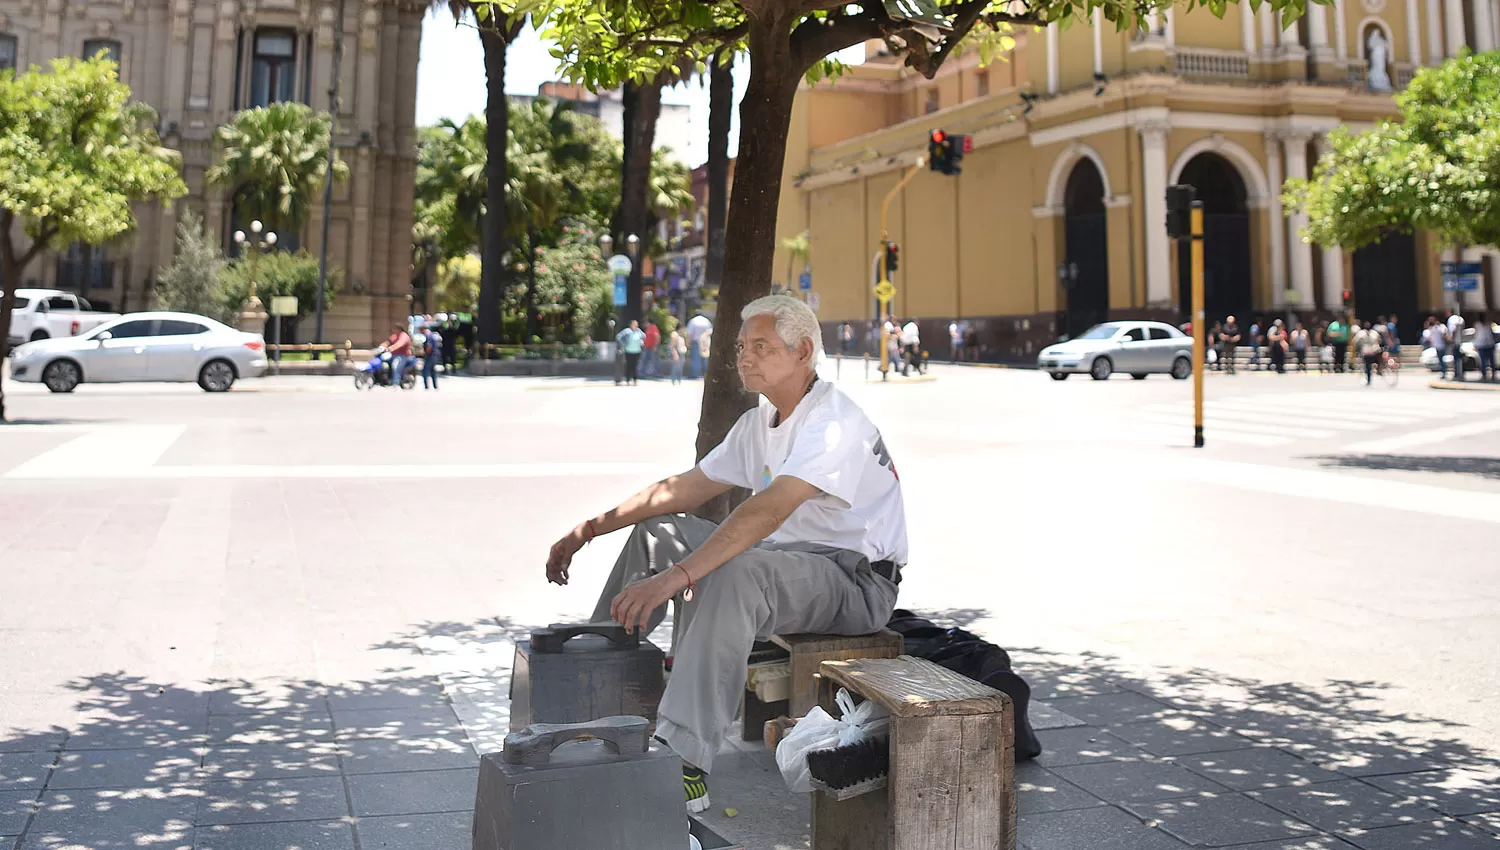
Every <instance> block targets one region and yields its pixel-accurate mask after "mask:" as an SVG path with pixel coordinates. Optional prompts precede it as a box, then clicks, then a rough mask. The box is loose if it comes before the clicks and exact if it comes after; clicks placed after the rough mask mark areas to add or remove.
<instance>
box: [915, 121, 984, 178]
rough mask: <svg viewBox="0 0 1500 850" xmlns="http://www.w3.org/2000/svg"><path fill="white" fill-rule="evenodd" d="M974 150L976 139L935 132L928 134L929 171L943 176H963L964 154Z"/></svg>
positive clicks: (941, 131) (940, 131)
mask: <svg viewBox="0 0 1500 850" xmlns="http://www.w3.org/2000/svg"><path fill="white" fill-rule="evenodd" d="M973 150H974V137H972V136H953V135H949V134H948V133H947V132H945V131H943V130H933V131H931V132H929V133H928V134H927V169H928V170H929V171H938V172H941V173H943V174H961V173H963V166H962V163H963V159H964V154H966V153H970V152H972V151H973Z"/></svg>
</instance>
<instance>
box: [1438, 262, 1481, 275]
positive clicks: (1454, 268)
mask: <svg viewBox="0 0 1500 850" xmlns="http://www.w3.org/2000/svg"><path fill="white" fill-rule="evenodd" d="M1442 267H1443V277H1445V278H1446V277H1453V276H1465V275H1482V274H1484V264H1483V263H1449V262H1445V263H1443V264H1442Z"/></svg>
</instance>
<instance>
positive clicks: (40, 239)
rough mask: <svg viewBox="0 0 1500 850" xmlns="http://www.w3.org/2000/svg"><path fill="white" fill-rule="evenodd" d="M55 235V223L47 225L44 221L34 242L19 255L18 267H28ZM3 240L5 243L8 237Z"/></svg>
mask: <svg viewBox="0 0 1500 850" xmlns="http://www.w3.org/2000/svg"><path fill="white" fill-rule="evenodd" d="M56 235H57V225H56V224H55V223H49V222H47V221H45V220H44V221H43V222H42V228H41V230H38V231H37V234H36V241H35V242H32V243H31V247H30V248H28V249H26V253H25V254H23V255H21V262H20V264H19V265H20V267H21V268H25V267H26V266H28V265H30V264H31V261H32V260H34V259H36V255H37V254H40V253H41V252H42V249H44V248H46V247H47V243H49V242H51V241H52V237H54V236H56ZM5 238H6V241H9V240H10V236H9V235H8V234H7V235H6V237H5Z"/></svg>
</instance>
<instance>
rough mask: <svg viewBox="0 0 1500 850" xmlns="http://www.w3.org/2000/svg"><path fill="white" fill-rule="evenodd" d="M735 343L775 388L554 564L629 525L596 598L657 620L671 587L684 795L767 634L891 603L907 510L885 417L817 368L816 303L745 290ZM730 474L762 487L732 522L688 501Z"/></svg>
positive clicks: (752, 369)
mask: <svg viewBox="0 0 1500 850" xmlns="http://www.w3.org/2000/svg"><path fill="white" fill-rule="evenodd" d="M742 316H743V318H744V327H743V328H742V329H741V331H740V335H739V341H738V343H737V344H736V346H735V349H736V356H737V363H736V365H737V367H738V369H739V374H740V380H741V381H743V382H744V385H745V388H746V389H747V390H750V391H751V392H756V393H760V394H761V395H762V396H764V397H765V400H766V402H768V403H762V404H761V405H760V406H759V407H758V408H756V409H753V410H749V411H746V412H745V414H744V415H743V416H741V417H740V419H739V421H738V422H736V423H735V425H734V428H733V429H732V430H730V432H729V436H727V437H725V438H724V442H722V443H720V444H719V445H718V446H717V447H716V448H714V450H713V451H711V452H709V453H708V455H707V456H706V457H704V458H703V460H702V461H701V462H700V463H699V464H698V465H697V466H696V467H694V468H693V469H690V470H688V471H687V472H684V473H682V474H680V475H674V476H672V477H670V478H666V479H664V480H662V481H658V482H657V483H655V484H652V485H651V486H649V487H647V488H646V489H644V490H642V491H641V492H639V493H637V494H636V495H634V496H632V497H630V498H629V499H627V500H625V501H624V502H623V503H621V504H620V505H619V506H618V507H616V508H614V509H612V510H609V511H606V512H605V513H603V514H600V515H599V516H596V517H593V518H592V519H588V520H585V521H584V522H583V523H582V524H580V525H578V526H577V527H576V528H574V529H573V530H572V531H569V532H568V533H567V534H566V535H564V536H563V538H562V539H561V540H559V541H558V542H557V543H555V544H554V545H553V546H552V550H551V553H550V555H549V556H548V558H547V579H548V580H549V581H551V582H554V583H557V584H567V583H568V566H569V564H570V563H571V562H572V559H573V555H574V553H576V552H577V551H578V550H579V549H580V548H582V547H583V545H584V544H586V543H588V542H589V541H590V540H592V539H593V538H595V537H597V536H599V535H601V534H608V533H609V532H611V531H615V530H616V529H621V528H626V527H628V526H634V529H633V531H632V532H631V535H630V539H629V541H627V542H626V544H625V549H624V551H623V552H622V553H621V554H620V558H619V560H618V561H617V562H616V563H615V568H614V572H613V573H612V574H611V575H610V577H609V580H608V581H607V582H606V584H605V588H604V593H603V595H602V596H601V597H600V599H599V605H598V608H597V609H596V610H595V612H594V620H595V621H601V622H602V621H607V620H610V619H612V620H614V621H615V622H617V623H620V624H622V625H624V626H626V627H627V628H629V629H632V630H636V629H643V630H644V631H645V632H647V633H649V632H650V631H651V630H652V629H654V628H656V626H657V625H658V624H660V623H661V621H662V619H663V617H665V615H666V603H667V601H668V600H670V599H674V598H676V599H677V600H678V602H677V612H678V614H677V621H678V624H677V629H678V631H677V633H678V635H679V636H680V640H679V645H678V646H677V648H676V657H675V659H674V662H673V666H672V676H671V679H670V681H669V682H668V684H667V690H666V693H665V695H664V696H663V697H662V701H661V706H660V710H659V713H658V715H659V716H658V721H657V737H659V738H660V739H661V740H663V741H664V742H666V743H667V745H668V746H670V747H671V748H672V750H673V751H675V752H676V753H677V754H678V755H679V756H681V757H682V760H683V780H684V786H685V788H686V791H687V804H688V809H689V810H690V811H695V812H698V811H703V810H704V809H706V808H708V804H709V802H708V787H707V784H706V782H705V780H704V774H706V773H708V772H709V771H711V770H712V769H713V762H714V755H715V753H717V751H718V749H719V744H720V742H721V741H722V739H723V736H724V733H725V731H726V729H727V727H729V726H730V724H732V723H733V722H734V713H735V709H736V707H737V706H738V704H739V701H740V695H741V693H742V692H743V691H744V688H745V676H746V666H745V661H746V658H747V657H748V656H749V654H750V650H751V648H752V646H753V644H754V642H755V640H756V639H757V638H759V639H766V638H769V637H770V636H771V635H773V634H790V633H796V632H816V633H822V634H847V635H855V634H869V633H871V632H874V631H877V630H879V629H880V628H881V627H883V626H884V625H885V624H886V623H887V622H888V621H889V619H890V616H891V611H892V609H893V608H894V607H895V604H896V585H897V584H899V583H900V581H901V565H902V564H904V563H905V562H906V516H905V508H904V506H903V504H902V500H901V483H900V480H899V479H898V478H897V475H896V466H895V464H894V463H893V462H892V461H891V456H890V454H889V452H887V450H886V446H885V441H884V440H882V439H881V436H880V431H879V430H877V429H876V427H875V425H874V424H873V423H871V422H870V420H869V418H868V417H867V416H865V414H864V411H862V410H860V409H859V407H858V406H857V405H855V404H854V402H853V401H850V399H849V397H848V396H846V395H844V393H842V392H840V391H839V390H838V389H837V388H836V387H834V386H833V385H832V384H829V383H826V382H821V381H819V380H818V376H817V372H816V370H815V366H816V364H817V361H818V357H819V355H820V354H821V353H822V350H823V345H822V335H821V333H820V330H819V327H818V320H817V317H816V316H815V315H814V314H813V312H812V310H810V309H808V307H807V305H806V304H803V303H802V302H801V301H798V300H797V299H795V298H791V297H789V296H785V295H772V296H768V297H765V298H760V299H758V300H756V301H753V302H751V303H750V304H749V305H748V306H746V307H745V310H744V312H743V314H742ZM732 487H745V488H748V489H750V490H751V491H753V493H754V495H752V496H751V497H750V498H749V499H748V500H746V501H745V502H744V503H743V504H741V505H740V506H739V508H738V509H736V510H735V511H734V513H732V514H730V515H729V517H728V519H726V520H725V521H724V524H723V525H715V524H713V523H712V522H708V521H707V520H703V519H699V518H698V517H695V516H690V515H688V514H687V513H686V512H688V511H691V510H693V509H694V508H697V507H698V506H700V505H702V504H703V503H705V502H707V501H709V500H710V499H713V498H714V497H716V496H719V495H720V494H722V493H725V492H727V491H728V490H729V489H730V488H732Z"/></svg>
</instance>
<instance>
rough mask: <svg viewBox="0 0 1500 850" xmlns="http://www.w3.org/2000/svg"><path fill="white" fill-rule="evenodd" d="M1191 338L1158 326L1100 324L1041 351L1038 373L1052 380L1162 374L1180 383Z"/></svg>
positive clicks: (1189, 365)
mask: <svg viewBox="0 0 1500 850" xmlns="http://www.w3.org/2000/svg"><path fill="white" fill-rule="evenodd" d="M1192 357H1193V338H1192V337H1190V336H1188V335H1186V334H1184V333H1183V332H1182V331H1179V330H1178V329H1176V328H1174V327H1172V326H1171V325H1168V324H1165V323H1163V322H1147V321H1124V322H1105V323H1104V324H1102V325H1095V326H1093V327H1092V328H1089V329H1088V330H1087V331H1084V332H1083V333H1081V334H1079V335H1078V336H1076V337H1074V338H1073V339H1070V340H1068V341H1066V342H1059V343H1056V344H1054V345H1049V346H1047V347H1046V348H1044V349H1042V350H1041V351H1040V352H1039V353H1038V354H1037V358H1036V365H1037V368H1038V369H1041V370H1042V371H1043V372H1046V373H1047V374H1049V375H1051V376H1052V380H1054V381H1063V380H1067V377H1068V376H1069V375H1071V374H1073V373H1074V372H1079V373H1085V374H1087V375H1088V376H1089V377H1091V378H1093V379H1094V380H1096V381H1102V380H1105V379H1106V378H1108V377H1109V376H1110V375H1112V374H1114V373H1115V372H1125V373H1127V374H1129V375H1130V377H1132V378H1135V379H1136V380H1138V381H1139V380H1141V379H1143V378H1145V377H1146V376H1147V375H1149V374H1151V373H1153V372H1165V373H1166V374H1168V375H1171V376H1172V377H1174V378H1176V379H1178V380H1183V379H1184V378H1187V377H1188V376H1189V375H1191V374H1193V360H1192Z"/></svg>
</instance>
